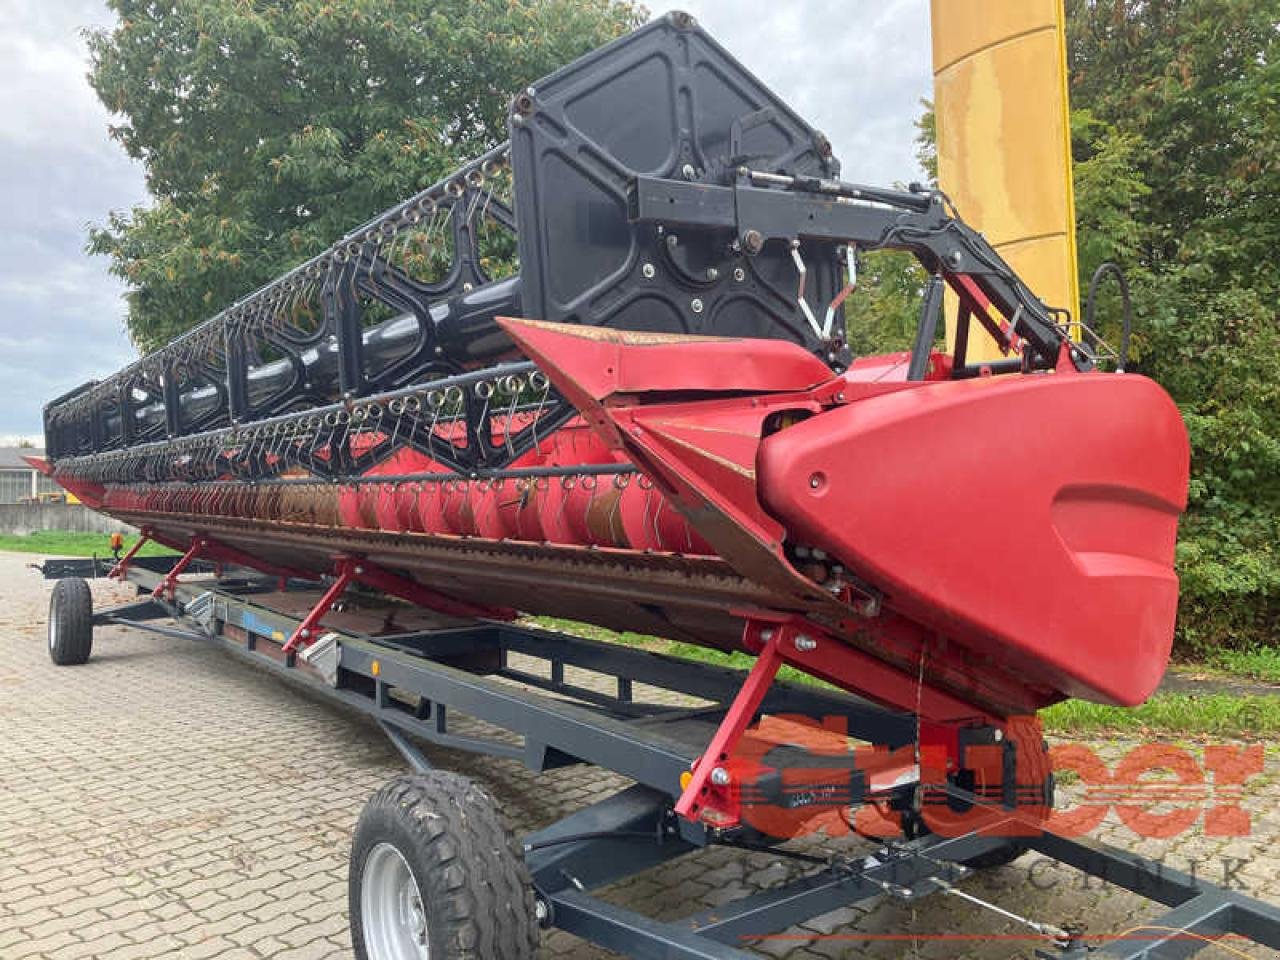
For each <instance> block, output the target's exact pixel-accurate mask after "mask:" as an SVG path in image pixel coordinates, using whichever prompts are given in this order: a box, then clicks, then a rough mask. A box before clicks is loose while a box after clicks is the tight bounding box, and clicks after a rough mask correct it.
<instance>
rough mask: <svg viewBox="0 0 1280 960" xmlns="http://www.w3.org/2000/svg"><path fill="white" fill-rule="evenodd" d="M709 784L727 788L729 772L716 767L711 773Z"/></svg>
mask: <svg viewBox="0 0 1280 960" xmlns="http://www.w3.org/2000/svg"><path fill="white" fill-rule="evenodd" d="M711 782H712V783H714V784H715V785H716V786H717V787H727V786H728V785H729V771H728V770H726V769H725V768H724V767H716V768H715V769H714V770H712V771H711Z"/></svg>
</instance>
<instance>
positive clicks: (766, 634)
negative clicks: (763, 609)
mask: <svg viewBox="0 0 1280 960" xmlns="http://www.w3.org/2000/svg"><path fill="white" fill-rule="evenodd" d="M760 639H761V640H763V641H764V642H765V643H768V642H769V641H770V640H772V639H773V627H768V628H766V629H764V630H761V631H760Z"/></svg>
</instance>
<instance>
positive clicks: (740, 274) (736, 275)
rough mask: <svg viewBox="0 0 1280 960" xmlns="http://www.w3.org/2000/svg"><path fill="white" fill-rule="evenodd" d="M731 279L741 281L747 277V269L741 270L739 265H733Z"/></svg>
mask: <svg viewBox="0 0 1280 960" xmlns="http://www.w3.org/2000/svg"><path fill="white" fill-rule="evenodd" d="M733 279H735V280H737V281H738V282H739V283H741V282H742V281H743V280H745V279H747V271H745V270H743V269H742V268H741V267H734V268H733Z"/></svg>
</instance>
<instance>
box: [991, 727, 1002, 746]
mask: <svg viewBox="0 0 1280 960" xmlns="http://www.w3.org/2000/svg"><path fill="white" fill-rule="evenodd" d="M991 739H992V740H994V741H995V742H996V743H999V742H1000V741H1001V740H1003V739H1004V731H1003V730H1000V729H997V730H995V731H994V732H992V734H991Z"/></svg>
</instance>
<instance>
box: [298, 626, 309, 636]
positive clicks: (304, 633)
mask: <svg viewBox="0 0 1280 960" xmlns="http://www.w3.org/2000/svg"><path fill="white" fill-rule="evenodd" d="M298 636H300V637H309V636H311V631H310V630H308V629H306V628H305V627H303V628H302V629H301V630H299V631H298Z"/></svg>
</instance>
